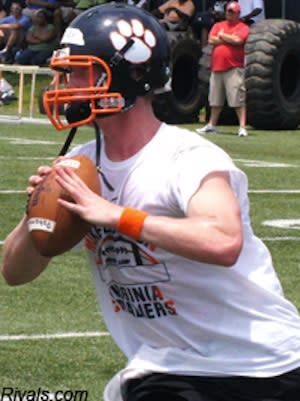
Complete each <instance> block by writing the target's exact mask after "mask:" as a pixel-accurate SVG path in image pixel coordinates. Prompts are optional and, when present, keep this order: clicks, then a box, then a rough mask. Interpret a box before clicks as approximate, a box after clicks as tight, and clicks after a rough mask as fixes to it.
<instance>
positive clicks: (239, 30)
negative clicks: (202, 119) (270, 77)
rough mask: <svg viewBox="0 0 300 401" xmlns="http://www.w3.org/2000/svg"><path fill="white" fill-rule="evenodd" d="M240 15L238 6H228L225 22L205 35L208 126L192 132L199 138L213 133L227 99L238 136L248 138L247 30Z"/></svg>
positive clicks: (219, 23)
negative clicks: (208, 68) (208, 58)
mask: <svg viewBox="0 0 300 401" xmlns="http://www.w3.org/2000/svg"><path fill="white" fill-rule="evenodd" d="M240 11H241V8H240V4H239V3H237V2H234V1H232V2H229V3H228V4H227V6H226V20H225V21H221V22H218V23H216V24H215V25H214V26H213V27H212V29H211V31H210V33H209V38H208V43H209V44H211V45H212V46H213V50H212V55H211V76H210V82H209V99H208V100H209V105H210V108H211V114H210V119H209V122H208V124H206V125H205V126H204V127H203V128H198V129H196V132H197V133H199V134H205V133H216V132H217V128H216V126H217V123H218V119H219V116H220V113H221V111H222V108H223V106H224V103H225V99H227V103H228V105H229V106H230V107H233V108H234V109H235V111H236V114H237V117H238V120H239V130H238V135H239V136H241V137H245V136H247V135H248V132H247V130H246V117H247V116H246V114H247V113H246V90H245V83H244V59H245V52H244V46H245V42H246V40H247V38H248V35H249V27H248V26H247V25H246V24H245V23H244V22H242V21H240Z"/></svg>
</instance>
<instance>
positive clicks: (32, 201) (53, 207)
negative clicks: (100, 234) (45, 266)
mask: <svg viewBox="0 0 300 401" xmlns="http://www.w3.org/2000/svg"><path fill="white" fill-rule="evenodd" d="M58 164H60V165H64V166H68V167H71V168H73V169H74V171H75V172H76V174H77V175H78V176H79V177H80V178H81V179H82V180H83V181H84V182H85V184H86V185H87V186H88V187H89V188H90V189H91V190H92V191H94V192H95V193H97V194H100V182H99V175H98V171H97V168H96V166H95V164H94V163H93V162H92V161H91V160H90V159H89V158H88V157H86V156H83V155H78V156H74V157H69V158H68V157H66V158H64V159H62V160H61V161H59V162H58ZM55 174H56V173H55V171H54V170H53V171H52V172H51V173H50V174H49V175H47V176H45V178H44V179H43V180H42V181H41V183H40V184H39V185H37V186H36V188H35V190H34V191H33V193H32V195H31V196H30V198H29V201H28V208H27V209H28V210H27V213H28V230H29V232H30V235H31V237H32V240H33V243H34V245H35V247H36V249H37V250H38V251H39V253H40V254H41V255H43V256H47V257H53V256H56V255H60V254H62V253H64V252H66V251H68V250H69V249H71V248H73V247H74V246H75V245H76V244H78V243H79V242H80V241H81V240H82V239H83V237H84V236H85V235H86V234H87V232H88V230H89V227H90V225H89V224H88V223H87V222H85V221H84V220H82V219H81V218H80V217H79V216H78V215H76V214H75V213H72V212H70V211H69V210H67V209H66V208H64V207H63V206H61V205H60V204H59V203H58V202H57V200H58V199H59V198H62V199H65V200H67V201H72V199H71V197H70V196H69V195H68V193H67V192H66V191H65V190H63V188H62V187H61V186H60V185H59V184H58V183H57V182H56V180H55Z"/></svg>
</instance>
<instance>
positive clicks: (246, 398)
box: [122, 368, 300, 401]
mask: <svg viewBox="0 0 300 401" xmlns="http://www.w3.org/2000/svg"><path fill="white" fill-rule="evenodd" d="M122 393H123V394H122V395H123V399H124V401H299V400H300V368H298V369H295V370H293V371H291V372H288V373H285V374H283V375H280V376H276V377H271V378H251V377H204V376H201V377H196V376H181V375H169V374H161V373H155V374H151V375H149V376H145V377H143V378H141V379H133V380H129V381H128V382H127V384H126V386H125V387H124V388H123V392H122Z"/></svg>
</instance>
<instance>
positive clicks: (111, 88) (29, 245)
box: [2, 3, 300, 401]
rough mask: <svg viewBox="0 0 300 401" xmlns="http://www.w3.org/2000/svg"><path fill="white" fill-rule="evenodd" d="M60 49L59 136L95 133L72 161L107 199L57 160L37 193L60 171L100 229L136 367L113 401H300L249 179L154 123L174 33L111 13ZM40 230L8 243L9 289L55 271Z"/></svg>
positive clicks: (107, 397) (108, 296)
mask: <svg viewBox="0 0 300 401" xmlns="http://www.w3.org/2000/svg"><path fill="white" fill-rule="evenodd" d="M107 21H109V23H107ZM61 44H62V47H63V48H62V49H60V50H58V51H57V53H56V54H55V55H54V56H53V58H52V59H51V60H52V63H53V67H55V68H57V71H60V73H61V74H62V76H61V77H60V78H61V80H60V82H61V83H62V84H63V83H64V84H65V85H67V88H66V87H65V86H63V87H61V86H60V85H59V82H57V84H58V85H57V87H56V89H55V90H54V92H53V91H52V92H51V93H50V94H49V97H46V98H45V102H47V101H49V102H50V103H49V104H48V106H51V105H52V106H53V107H48V108H47V110H48V113H49V117H50V118H51V121H52V122H53V124H54V125H55V126H56V127H58V126H59V127H60V128H62V129H63V128H66V129H69V128H71V129H72V128H74V129H75V128H76V127H79V126H83V125H86V124H89V125H91V126H93V127H94V129H95V134H96V138H97V139H96V140H90V141H88V142H87V143H85V144H81V145H79V146H77V147H75V148H74V147H73V149H72V150H71V151H70V152H69V153H68V155H69V156H75V155H78V154H81V155H86V156H87V157H89V158H90V159H91V160H93V161H94V163H95V164H96V165H97V166H98V167H99V170H100V166H101V174H99V182H100V183H101V185H100V187H101V196H100V195H97V194H96V193H94V192H92V191H91V190H90V189H89V188H88V187H87V186H86V185H85V183H84V182H83V181H82V180H81V179H80V178H79V177H78V175H77V174H76V172H75V171H74V169H72V168H70V167H67V166H66V165H65V166H63V165H62V163H59V162H58V163H56V164H54V165H53V166H45V165H44V166H40V167H39V168H38V171H37V173H36V174H34V175H33V176H31V177H30V178H29V187H28V188H27V193H28V195H29V196H32V194H33V191H34V189H35V188H36V186H37V185H38V184H39V183H41V182H42V181H43V179H44V178H45V176H47V175H48V174H49V173H51V172H53V171H54V172H55V173H56V175H55V177H56V178H55V179H56V181H57V183H58V184H59V185H60V186H61V187H62V188H63V189H64V190H65V191H66V192H67V193H68V195H69V196H70V198H71V199H72V201H70V202H69V201H64V200H63V199H60V200H59V201H58V202H59V203H60V205H61V206H62V207H65V208H66V209H67V210H69V211H70V212H71V213H75V214H77V215H78V216H80V218H81V219H83V220H84V221H86V222H87V223H88V224H89V225H90V230H89V232H88V233H87V235H86V238H85V240H84V244H85V247H86V251H87V253H88V261H89V263H90V265H91V268H92V271H93V279H94V281H95V284H96V288H97V295H98V297H97V299H98V301H99V304H100V307H101V311H102V316H103V318H104V320H105V322H106V325H107V328H108V330H109V331H110V334H111V336H112V339H113V340H114V341H115V343H116V344H117V345H118V347H119V348H120V349H121V350H122V352H123V353H124V354H125V355H126V357H127V359H128V363H127V365H126V366H125V367H124V369H122V370H121V371H120V372H119V373H117V374H116V375H115V376H114V378H113V379H112V380H111V381H110V382H109V383H108V385H107V386H106V389H105V391H104V397H103V399H104V401H121V400H122V401H200V400H203V401H204V400H205V401H208V400H209V401H249V400H251V401H254V400H255V401H267V400H270V401H271V400H272V401H299V394H300V316H299V313H298V311H297V309H296V307H295V306H294V305H293V304H292V303H291V302H289V301H288V300H287V299H286V297H285V296H284V294H283V291H282V287H281V284H280V282H279V279H278V277H277V275H276V272H275V269H274V267H273V264H272V257H271V254H270V252H269V250H268V249H267V247H266V246H265V244H264V243H263V242H262V241H261V240H260V239H259V238H258V237H257V236H256V235H255V234H254V232H253V230H252V227H251V221H250V215H249V199H248V182H247V177H246V175H245V173H244V172H242V171H241V170H240V169H239V168H238V167H237V166H235V164H234V162H233V161H232V159H231V158H230V157H229V155H228V154H226V153H225V152H224V151H223V150H222V149H221V148H220V147H218V146H217V145H215V144H213V143H212V142H211V141H208V140H207V139H205V138H203V137H201V136H199V135H197V134H195V133H194V132H192V131H189V130H187V129H183V128H180V127H177V126H175V125H168V124H165V123H162V122H161V121H159V120H158V119H157V118H156V116H155V115H154V112H153V108H152V100H153V95H154V94H155V93H157V92H159V93H161V92H162V91H165V90H167V88H169V84H168V83H169V80H170V77H171V69H170V67H171V49H170V43H169V39H168V36H167V33H166V30H165V29H164V28H163V27H162V26H161V24H159V22H158V21H157V19H155V18H154V17H153V16H151V14H149V13H146V12H145V11H144V10H142V9H140V8H138V7H135V6H129V5H126V4H115V3H108V4H106V5H103V6H98V7H94V8H93V9H92V11H91V12H90V13H83V14H81V15H79V16H78V17H77V18H75V19H74V20H73V21H72V23H71V25H70V26H69V27H68V28H67V29H66V31H65V33H64V35H63V37H62V40H61ZM74 56H75V57H74ZM76 56H77V58H76ZM78 57H80V60H78ZM66 75H67V76H68V78H69V79H68V80H67V79H65V78H66ZM108 76H109V77H110V76H111V84H109V82H110V80H108V79H107V77H108ZM93 85H94V86H93ZM66 89H67V94H66ZM98 96H99V99H100V100H98V98H97V97H98ZM60 106H65V107H63V110H62V113H64V114H63V117H65V118H61V117H62V115H61V114H60V111H59V108H60ZM36 220H37V219H34V220H33V221H32V222H31V223H33V224H34V225H36V224H38V222H37V221H36ZM30 226H31V224H30V221H29V216H27V215H24V216H23V217H22V218H21V220H20V222H19V223H18V225H17V226H16V227H15V228H14V229H13V230H12V232H11V233H9V234H8V236H7V238H6V239H5V241H4V245H3V256H2V257H3V259H2V274H3V276H4V278H5V280H6V282H7V283H8V284H10V285H21V284H25V283H28V282H31V281H32V280H34V279H35V278H37V277H38V276H39V275H40V274H42V272H43V271H44V270H45V269H46V268H47V266H48V265H49V263H50V260H51V259H50V258H47V257H45V256H42V255H41V254H40V253H39V251H38V250H37V249H36V248H35V246H34V244H33V241H32V237H31V235H30V232H29V227H30ZM40 227H43V221H42V222H41V226H40ZM66 256H67V255H66ZM84 260H85V259H84ZM57 270H58V271H57V280H59V279H60V278H59V269H57ZM12 296H14V295H13V294H12ZM62 307H63V305H62ZM99 363H101V361H99ZM98 399H99V400H100V399H102V397H101V396H100V395H99V397H98Z"/></svg>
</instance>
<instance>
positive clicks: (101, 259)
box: [85, 227, 177, 319]
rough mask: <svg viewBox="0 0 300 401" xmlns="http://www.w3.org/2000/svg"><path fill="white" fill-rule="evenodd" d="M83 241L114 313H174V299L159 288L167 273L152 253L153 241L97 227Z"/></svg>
mask: <svg viewBox="0 0 300 401" xmlns="http://www.w3.org/2000/svg"><path fill="white" fill-rule="evenodd" d="M85 245H86V248H87V249H88V250H89V251H91V252H92V253H93V254H94V257H95V262H96V266H97V271H98V274H99V277H100V279H101V281H102V282H104V283H105V284H106V285H107V287H108V290H109V294H110V296H111V300H112V305H113V310H114V311H115V312H116V313H120V312H127V313H130V314H131V315H133V316H135V317H146V318H149V319H154V318H160V317H164V316H169V315H176V314H177V312H176V307H175V303H174V301H173V300H172V299H169V298H168V297H166V296H165V294H164V292H163V290H162V284H163V283H166V282H169V281H170V274H169V272H168V269H167V267H166V265H165V264H164V263H161V262H160V261H159V260H157V258H156V257H155V255H154V250H155V247H153V245H151V244H146V243H144V242H141V241H140V242H136V241H134V240H131V239H129V238H127V237H123V236H122V235H120V233H118V232H116V231H114V230H110V229H105V228H96V227H94V228H93V229H92V230H91V232H90V234H89V235H88V236H87V238H86V242H85Z"/></svg>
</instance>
